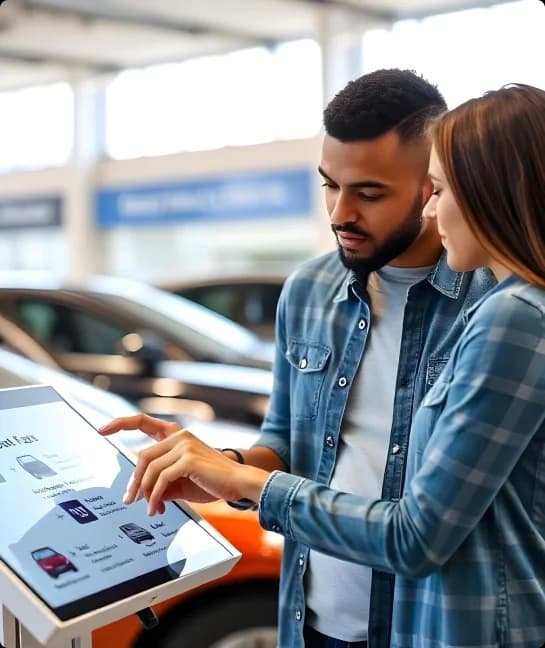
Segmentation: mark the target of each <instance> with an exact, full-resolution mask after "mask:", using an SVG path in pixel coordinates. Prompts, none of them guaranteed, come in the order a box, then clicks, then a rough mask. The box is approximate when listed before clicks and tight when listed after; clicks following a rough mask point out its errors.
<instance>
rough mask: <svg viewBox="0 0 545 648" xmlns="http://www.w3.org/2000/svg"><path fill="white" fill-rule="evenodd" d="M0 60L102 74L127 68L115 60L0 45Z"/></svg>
mask: <svg viewBox="0 0 545 648" xmlns="http://www.w3.org/2000/svg"><path fill="white" fill-rule="evenodd" d="M0 60H4V61H16V62H19V63H27V64H30V65H36V64H49V65H61V66H62V67H65V68H78V69H87V70H90V71H92V72H99V73H100V74H112V73H113V74H115V73H117V72H121V71H122V70H124V69H125V66H122V65H119V64H118V63H113V62H103V61H96V60H91V59H87V58H81V57H79V56H63V55H59V54H47V53H45V52H44V53H42V52H38V53H37V52H32V51H28V50H23V49H15V48H11V47H0Z"/></svg>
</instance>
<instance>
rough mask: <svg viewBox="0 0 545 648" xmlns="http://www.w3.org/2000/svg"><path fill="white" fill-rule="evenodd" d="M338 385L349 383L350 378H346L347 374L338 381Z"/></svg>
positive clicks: (344, 385) (343, 385)
mask: <svg viewBox="0 0 545 648" xmlns="http://www.w3.org/2000/svg"><path fill="white" fill-rule="evenodd" d="M337 385H339V387H346V385H348V380H347V379H346V376H341V377H340V378H339V380H338V381H337Z"/></svg>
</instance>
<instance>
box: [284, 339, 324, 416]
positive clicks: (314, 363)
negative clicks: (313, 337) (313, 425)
mask: <svg viewBox="0 0 545 648" xmlns="http://www.w3.org/2000/svg"><path fill="white" fill-rule="evenodd" d="M330 355H331V349H330V348H329V347H327V346H325V345H324V344H319V343H315V342H303V341H301V340H294V339H292V340H290V341H289V343H288V350H287V353H286V358H287V359H288V361H289V363H290V364H291V366H292V369H293V374H294V375H295V381H296V382H295V389H294V392H293V393H294V398H293V399H292V406H293V408H294V414H295V418H297V419H309V420H312V419H315V418H316V415H317V413H318V405H319V403H320V393H321V391H322V385H323V383H324V379H325V374H326V371H325V369H326V366H327V362H328V360H329V356H330Z"/></svg>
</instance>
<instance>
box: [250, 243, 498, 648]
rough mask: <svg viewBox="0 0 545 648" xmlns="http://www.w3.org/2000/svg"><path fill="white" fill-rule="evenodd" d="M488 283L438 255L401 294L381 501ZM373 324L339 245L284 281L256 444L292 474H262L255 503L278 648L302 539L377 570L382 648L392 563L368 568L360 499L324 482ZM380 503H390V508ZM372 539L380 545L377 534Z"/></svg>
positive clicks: (396, 485)
mask: <svg viewBox="0 0 545 648" xmlns="http://www.w3.org/2000/svg"><path fill="white" fill-rule="evenodd" d="M493 284H494V282H493V279H492V277H491V275H490V274H489V273H488V272H485V271H477V272H474V273H463V274H462V273H456V272H452V271H451V270H450V269H449V268H448V266H447V264H446V260H445V256H444V255H443V256H442V257H441V259H440V260H439V262H438V263H437V264H436V266H435V267H434V268H433V269H432V271H431V272H430V274H429V276H428V277H427V279H426V280H424V281H422V282H420V283H418V284H416V285H415V286H412V287H411V289H410V291H409V294H408V298H407V304H406V306H405V313H404V321H403V334H402V341H401V348H400V355H399V367H398V376H397V384H396V396H395V402H394V412H393V423H392V429H391V435H390V449H391V450H392V451H391V452H389V454H388V459H387V464H386V471H385V476H384V483H383V490H382V497H383V499H384V500H385V501H390V502H397V501H398V500H399V499H400V497H401V493H402V489H403V481H404V475H405V469H406V460H407V448H408V442H409V431H410V428H411V421H412V418H413V414H414V412H415V411H416V410H417V408H418V406H419V404H420V402H421V401H422V399H423V398H424V396H425V394H426V392H427V391H428V390H429V388H430V387H431V386H432V385H433V384H434V383H435V381H436V379H437V377H438V376H439V375H440V373H441V371H442V369H443V368H444V367H445V365H446V364H447V362H448V360H449V357H450V355H451V351H452V348H453V347H454V345H455V343H456V342H457V340H458V339H459V337H460V335H461V333H462V330H463V328H464V326H465V324H466V321H467V312H468V310H469V309H470V307H471V306H473V305H474V304H475V303H476V302H477V301H478V300H479V299H480V298H481V297H482V296H483V294H484V293H485V292H486V291H487V290H488V289H489V288H490V287H491V286H492V285H493ZM371 326H372V321H371V312H370V308H369V304H368V301H367V295H366V292H365V287H364V286H362V285H361V284H360V283H359V281H358V278H357V277H356V276H355V275H354V274H353V273H352V272H350V271H348V270H346V269H345V268H344V267H343V266H342V264H341V263H340V261H339V258H338V254H337V253H336V252H335V253H331V254H328V255H325V256H323V257H320V258H318V259H313V260H311V261H309V262H307V263H306V264H304V265H303V266H301V268H299V269H298V271H296V272H295V274H294V275H293V276H292V277H290V279H288V281H287V282H286V285H285V287H284V290H283V292H282V296H281V298H280V302H279V308H278V314H277V353H276V360H275V368H274V381H275V382H274V389H273V394H272V398H271V402H270V406H269V410H268V413H267V415H266V417H265V421H264V424H263V427H262V434H261V437H260V439H259V440H258V442H257V443H256V445H260V446H266V447H269V448H271V449H273V450H274V451H275V452H276V453H277V454H278V455H279V456H280V457H282V459H283V460H284V461H285V462H286V464H287V466H288V467H289V471H290V473H291V474H290V475H287V474H278V475H275V476H274V477H273V478H272V479H271V481H270V482H269V484H268V487H267V489H266V491H265V493H264V496H263V497H262V501H261V506H260V516H261V521H262V523H263V525H264V526H266V527H267V528H269V529H272V530H273V531H278V532H280V533H283V534H284V536H285V543H284V555H283V565H282V579H281V583H280V614H279V619H280V622H279V645H280V646H281V647H282V648H296V647H297V646H302V645H303V626H304V622H305V593H304V575H305V570H306V565H307V559H308V552H309V546H310V545H312V546H313V548H315V549H323V551H325V552H327V553H329V554H331V555H333V556H336V557H341V558H347V559H350V560H355V561H362V562H370V563H371V565H372V566H373V567H376V568H377V571H374V573H373V587H372V596H371V606H370V625H369V646H370V648H377V647H380V648H385V647H386V646H389V644H390V624H391V609H392V600H393V578H392V576H391V574H389V573H386V572H387V571H391V569H390V567H389V566H386V565H384V564H382V563H380V561H379V562H377V563H376V564H375V563H374V560H372V559H371V555H372V556H373V557H374V555H375V554H374V553H373V552H367V551H366V550H365V551H363V552H362V551H360V545H361V543H362V542H363V541H362V534H361V533H360V531H359V526H360V522H361V521H360V512H361V514H362V516H363V522H365V519H366V516H367V515H368V508H369V503H368V502H362V501H361V500H358V499H356V500H354V499H353V498H350V497H348V499H345V496H343V495H340V494H338V493H334V492H332V491H330V490H329V489H328V488H327V485H328V484H329V482H330V479H331V475H332V472H333V469H334V465H335V457H336V449H337V444H338V441H339V434H340V428H341V421H342V416H343V412H344V408H345V406H346V402H347V400H348V395H349V391H350V386H351V384H352V381H353V379H354V377H355V375H356V371H357V369H358V365H359V363H360V360H361V357H362V355H363V352H364V350H365V345H366V341H367V337H368V334H369V330H370V329H371ZM301 477H303V478H308V479H310V480H313V483H310V482H306V481H301ZM300 496H301V498H300ZM296 503H297V504H296ZM384 505H385V506H392V511H394V510H396V506H395V505H393V504H388V503H387V502H385V503H384ZM292 507H293V508H292ZM324 507H325V508H324ZM322 510H326V511H327V512H328V517H327V519H326V518H323V516H321V511H322ZM307 525H308V526H307ZM361 528H362V530H363V528H364V526H362V527H361ZM377 528H378V526H377ZM369 537H371V536H369ZM382 539H384V536H382ZM377 543H378V544H379V545H381V540H377ZM361 546H366V545H365V543H364V544H363V545H361ZM379 570H380V571H379ZM366 604H367V602H362V605H366Z"/></svg>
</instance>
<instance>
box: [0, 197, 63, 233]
mask: <svg viewBox="0 0 545 648" xmlns="http://www.w3.org/2000/svg"><path fill="white" fill-rule="evenodd" d="M62 207H63V199H62V197H61V196H35V197H32V198H9V199H6V200H4V199H1V200H0V229H22V228H25V229H26V228H32V227H58V226H59V225H61V222H62Z"/></svg>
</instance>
